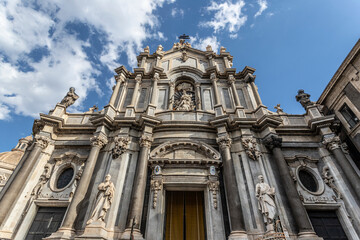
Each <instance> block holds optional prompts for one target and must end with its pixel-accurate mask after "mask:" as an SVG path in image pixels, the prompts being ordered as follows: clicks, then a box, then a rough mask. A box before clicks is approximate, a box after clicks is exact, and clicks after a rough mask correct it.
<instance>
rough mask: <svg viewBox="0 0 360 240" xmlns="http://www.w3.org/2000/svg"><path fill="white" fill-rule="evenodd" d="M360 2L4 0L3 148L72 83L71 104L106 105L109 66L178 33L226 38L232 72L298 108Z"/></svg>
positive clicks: (336, 60)
mask: <svg viewBox="0 0 360 240" xmlns="http://www.w3.org/2000/svg"><path fill="white" fill-rule="evenodd" d="M359 9H360V1H358V0H346V1H340V0H302V1H299V0H282V1H281V0H232V1H205V0H198V1H185V0H132V1H128V0H118V1H115V0H113V1H111V0H102V1H89V0H77V1H62V0H53V1H40V0H39V1H36V0H28V1H20V0H11V1H6V0H0V30H1V31H0V32H1V37H0V129H1V132H2V134H1V136H0V152H2V151H9V150H10V149H11V148H13V147H14V146H15V145H16V143H17V141H18V139H19V138H21V137H25V136H27V135H30V134H31V130H32V124H33V120H34V119H35V118H38V117H39V113H40V112H43V113H47V112H48V111H49V110H50V109H52V108H54V106H55V104H56V103H57V102H60V101H61V99H62V97H63V96H64V95H65V94H66V92H67V91H68V89H69V87H70V86H74V87H75V88H76V92H77V94H78V95H79V96H80V98H79V100H78V101H77V102H76V104H75V105H74V106H72V107H70V108H69V109H68V111H69V112H83V111H87V110H88V108H89V107H91V106H93V105H98V106H99V107H100V108H102V107H103V106H104V105H106V104H107V102H108V101H109V99H110V94H111V90H110V89H111V86H112V85H113V84H114V80H113V75H114V72H113V69H114V68H116V67H118V66H121V65H125V66H126V68H127V69H128V70H131V69H132V68H133V67H135V66H136V55H137V54H138V53H139V52H140V51H141V50H142V48H143V47H145V46H150V52H154V51H155V50H156V47H157V46H158V45H159V44H162V45H163V47H164V49H165V50H168V49H170V48H171V47H172V45H173V43H174V42H177V36H179V35H181V34H183V33H186V34H188V35H190V36H191V37H192V38H191V43H192V46H193V47H196V48H200V49H204V48H205V47H206V45H208V44H210V45H212V47H213V49H216V50H217V51H218V49H219V48H220V46H224V47H226V48H227V50H228V51H229V52H230V53H231V54H232V55H233V56H234V67H235V68H237V71H241V70H242V69H243V68H244V67H245V66H251V67H254V68H256V72H255V74H256V75H257V78H256V84H257V86H258V88H259V92H260V96H261V98H262V101H263V104H264V105H266V106H267V107H268V108H269V109H270V110H273V107H274V106H275V105H276V104H278V103H280V104H281V106H282V108H283V109H284V111H285V112H287V113H292V114H302V113H304V110H303V109H302V108H301V106H300V104H299V103H297V102H296V101H295V95H296V93H297V90H298V89H300V88H303V89H305V91H306V92H307V93H309V94H311V99H312V100H313V101H316V100H317V99H318V97H319V96H320V94H321V92H322V91H323V90H324V88H325V86H326V84H327V83H328V82H329V80H330V79H331V77H332V76H333V74H334V73H335V71H336V70H337V68H338V67H339V65H340V64H341V62H342V61H343V60H344V58H345V57H346V55H347V54H348V53H349V51H350V50H351V48H352V47H353V45H354V44H355V43H356V41H357V40H358V38H359V37H360V28H359V26H360V15H359V11H358V10H359Z"/></svg>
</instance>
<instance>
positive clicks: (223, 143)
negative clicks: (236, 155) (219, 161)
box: [216, 135, 232, 149]
mask: <svg viewBox="0 0 360 240" xmlns="http://www.w3.org/2000/svg"><path fill="white" fill-rule="evenodd" d="M216 142H217V143H218V144H219V146H220V148H222V149H224V148H230V147H231V144H232V140H231V138H229V136H227V135H226V136H221V137H218V138H216Z"/></svg>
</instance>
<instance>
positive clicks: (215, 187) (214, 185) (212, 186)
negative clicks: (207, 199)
mask: <svg viewBox="0 0 360 240" xmlns="http://www.w3.org/2000/svg"><path fill="white" fill-rule="evenodd" d="M219 185H220V183H219V181H211V180H209V182H208V186H209V191H210V192H211V193H212V197H213V205H214V208H215V209H217V208H218V200H217V192H218V191H219Z"/></svg>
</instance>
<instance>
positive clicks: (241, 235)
mask: <svg viewBox="0 0 360 240" xmlns="http://www.w3.org/2000/svg"><path fill="white" fill-rule="evenodd" d="M228 239H229V240H247V239H248V236H247V234H246V232H245V231H232V232H231V233H230V236H229V238H228Z"/></svg>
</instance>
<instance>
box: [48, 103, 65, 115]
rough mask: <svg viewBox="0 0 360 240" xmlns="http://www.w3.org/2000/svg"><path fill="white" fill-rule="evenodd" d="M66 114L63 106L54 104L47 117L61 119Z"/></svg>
mask: <svg viewBox="0 0 360 240" xmlns="http://www.w3.org/2000/svg"><path fill="white" fill-rule="evenodd" d="M65 113H66V107H65V105H62V104H60V103H58V104H56V106H55V108H54V109H53V110H51V111H50V112H49V115H51V116H55V117H62V116H63V115H64V114H65Z"/></svg>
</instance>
